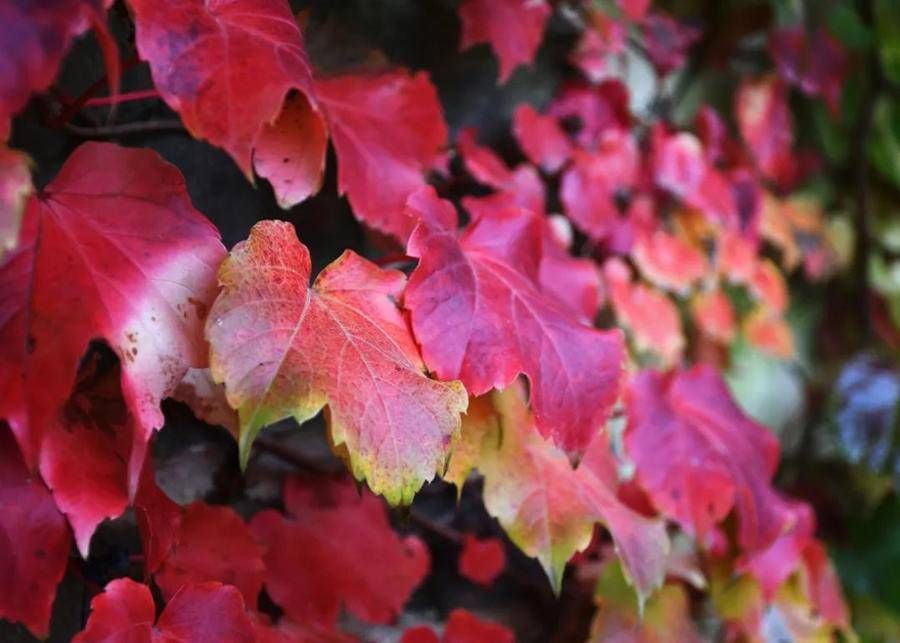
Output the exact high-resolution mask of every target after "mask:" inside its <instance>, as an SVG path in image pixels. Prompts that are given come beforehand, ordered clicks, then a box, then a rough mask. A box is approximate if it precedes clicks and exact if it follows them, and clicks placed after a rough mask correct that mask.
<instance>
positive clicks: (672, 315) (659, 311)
mask: <svg viewBox="0 0 900 643" xmlns="http://www.w3.org/2000/svg"><path fill="white" fill-rule="evenodd" d="M603 276H604V277H605V280H606V289H607V292H608V293H609V300H610V302H611V303H612V307H613V310H614V311H615V313H616V319H618V321H619V323H620V324H621V325H622V326H624V327H626V328H627V329H628V330H630V331H631V335H632V337H633V338H634V343H635V344H636V346H637V348H638V349H641V350H647V351H653V352H654V353H656V354H657V355H658V356H659V357H660V359H661V360H662V363H663V364H664V365H667V366H671V365H673V364H675V363H676V362H678V360H679V359H680V358H681V353H682V351H683V350H684V335H683V334H682V331H681V318H680V316H679V314H678V309H677V308H676V307H675V304H674V303H672V300H671V299H669V298H668V297H666V296H665V295H663V294H662V293H661V292H660V291H658V290H656V289H655V288H652V287H650V286H647V285H645V284H642V283H636V282H635V283H633V282H632V281H631V270H630V269H629V268H628V266H627V265H626V264H625V263H624V262H623V261H621V260H620V259H618V258H613V259H609V260H607V262H606V263H605V264H604V265H603Z"/></svg>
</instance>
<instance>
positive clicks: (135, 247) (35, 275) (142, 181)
mask: <svg viewBox="0 0 900 643" xmlns="http://www.w3.org/2000/svg"><path fill="white" fill-rule="evenodd" d="M39 230H40V234H39V235H38V231H39ZM223 252H224V250H223V248H222V244H221V242H220V241H219V235H218V233H217V232H216V230H215V228H214V227H213V226H212V224H210V223H209V221H207V220H206V219H205V218H204V217H203V216H202V215H201V214H200V213H199V212H197V211H196V210H195V209H194V208H193V206H192V205H191V202H190V199H189V197H188V194H187V190H186V189H185V184H184V179H183V177H182V176H181V174H180V173H179V172H178V170H177V169H176V168H175V167H174V166H172V165H169V164H168V163H165V162H164V161H162V159H160V158H159V156H158V155H157V154H156V153H155V152H152V151H149V150H137V149H127V148H122V147H118V146H115V145H110V144H103V143H86V144H84V145H82V146H81V147H79V148H78V149H77V150H76V151H75V152H74V153H73V154H72V155H71V156H70V157H69V159H68V161H67V162H66V164H65V165H64V166H63V168H62V170H61V171H60V173H59V175H58V176H57V177H56V179H55V180H54V181H53V182H52V183H50V185H49V186H47V188H46V189H45V190H44V191H43V192H42V193H41V194H40V196H34V197H32V198H31V200H30V201H29V203H28V207H27V210H26V213H25V220H24V223H23V230H22V236H21V240H20V246H19V248H18V249H17V250H16V251H15V252H14V253H12V254H10V255H9V256H8V257H7V260H6V262H5V263H4V264H3V265H2V266H0V302H2V303H0V307H2V311H3V313H2V319H3V320H5V321H4V323H3V325H2V326H0V338H2V341H0V364H2V368H0V417H5V418H6V419H7V420H8V421H9V423H10V426H11V427H12V429H13V432H14V433H15V434H16V438H17V440H18V442H19V444H20V446H21V447H22V450H23V453H24V455H25V459H26V462H27V463H28V464H34V463H35V462H36V460H37V456H38V450H39V448H40V446H41V444H42V441H43V438H44V434H45V433H46V431H47V427H48V426H50V425H51V423H52V422H53V421H54V419H55V418H56V417H57V415H58V414H59V413H60V411H61V409H62V406H63V404H64V403H65V400H66V399H67V398H68V397H69V393H70V391H71V390H72V386H73V384H74V383H75V375H76V371H77V368H78V364H79V361H80V360H81V357H82V355H83V354H84V352H85V349H86V348H87V345H88V342H90V341H92V340H94V339H97V338H102V339H104V340H105V341H106V342H108V343H109V345H110V347H111V348H112V349H113V350H114V351H115V353H116V354H117V355H118V357H119V359H120V361H121V364H122V391H123V394H124V397H125V401H126V403H127V405H128V409H129V411H130V413H131V414H132V416H133V417H134V420H135V424H136V427H137V430H136V436H135V439H134V440H133V443H132V448H131V454H130V457H129V472H130V473H129V489H132V490H133V489H135V488H136V487H137V479H138V476H139V473H140V469H141V465H142V463H143V460H144V452H145V449H146V444H147V440H148V439H149V437H150V433H151V432H152V430H153V429H154V428H156V427H159V426H161V425H162V423H163V417H162V412H161V411H160V409H159V403H160V401H161V400H162V399H163V398H164V397H166V396H167V395H169V394H170V393H171V392H172V391H173V390H174V389H175V386H176V385H177V384H178V382H179V381H180V380H181V378H182V376H183V375H184V373H185V372H186V371H187V369H188V368H189V367H191V366H203V365H204V363H205V362H206V359H207V356H206V345H205V342H204V341H203V337H202V326H201V324H200V321H201V319H202V318H203V317H204V315H205V312H206V306H207V303H208V302H209V301H211V299H212V296H213V294H214V292H215V268H216V266H217V265H218V263H219V261H220V259H221V257H222V255H223Z"/></svg>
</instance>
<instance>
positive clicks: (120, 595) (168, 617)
mask: <svg viewBox="0 0 900 643" xmlns="http://www.w3.org/2000/svg"><path fill="white" fill-rule="evenodd" d="M155 615H156V607H155V605H154V603H153V595H152V594H151V593H150V588H149V587H147V586H146V585H142V584H140V583H136V582H135V581H133V580H131V579H129V578H119V579H116V580H114V581H111V582H110V583H109V584H108V585H107V586H106V588H105V589H104V591H103V593H102V594H98V595H97V596H95V597H94V599H93V600H92V601H91V615H90V617H89V618H88V622H87V625H86V626H85V628H84V630H83V631H82V632H79V633H78V634H77V635H76V636H75V638H74V639H73V643H112V642H119V641H129V642H134V643H151V641H152V642H153V643H168V642H170V641H220V642H221V643H254V642H255V641H256V636H255V632H254V629H253V624H252V622H251V621H250V618H249V616H248V615H247V613H246V611H245V609H244V602H243V601H242V600H241V594H240V592H238V591H237V590H236V589H235V588H234V587H231V586H230V585H222V584H220V583H192V584H190V585H185V586H184V587H183V588H182V589H181V590H180V591H179V592H178V593H177V594H176V595H175V596H173V597H172V599H171V600H170V601H169V603H168V604H167V605H166V608H165V609H164V610H163V612H162V614H160V615H159V620H157V622H156V624H155V625H154V624H153V620H154V616H155Z"/></svg>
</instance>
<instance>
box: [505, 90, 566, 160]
mask: <svg viewBox="0 0 900 643" xmlns="http://www.w3.org/2000/svg"><path fill="white" fill-rule="evenodd" d="M513 134H514V135H515V137H516V140H517V141H518V142H519V147H521V148H522V151H523V152H525V155H526V156H527V157H528V160H530V161H531V162H532V163H534V164H535V165H539V166H540V167H541V168H543V169H544V170H545V171H546V172H551V173H552V172H556V171H558V170H559V169H560V168H561V167H562V166H563V165H564V164H565V163H566V161H567V160H568V159H569V154H571V147H572V146H571V144H570V143H569V139H568V138H567V137H566V134H565V132H563V130H562V127H560V126H559V123H558V122H557V121H556V119H555V118H554V117H552V116H545V115H543V114H539V113H538V112H537V110H535V109H534V107H532V106H531V105H527V104H522V105H519V106H518V107H517V108H516V111H515V113H514V114H513Z"/></svg>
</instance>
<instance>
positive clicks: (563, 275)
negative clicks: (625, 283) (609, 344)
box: [538, 215, 603, 323]
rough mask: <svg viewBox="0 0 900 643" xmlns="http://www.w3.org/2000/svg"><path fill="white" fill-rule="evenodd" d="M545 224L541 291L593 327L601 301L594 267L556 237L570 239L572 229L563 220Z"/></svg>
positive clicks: (597, 277)
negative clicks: (561, 232)
mask: <svg viewBox="0 0 900 643" xmlns="http://www.w3.org/2000/svg"><path fill="white" fill-rule="evenodd" d="M544 221H545V224H544V242H543V246H542V251H543V256H542V257H541V265H540V266H539V268H538V281H539V282H540V285H541V290H543V291H544V292H546V293H549V294H552V295H553V296H555V297H556V298H557V299H558V300H559V301H560V302H562V303H564V304H566V305H567V306H568V307H569V308H570V309H571V310H572V311H573V312H574V313H575V314H577V315H579V316H580V317H581V318H582V320H583V321H585V322H586V323H592V322H593V319H594V316H595V315H596V314H597V309H598V308H599V307H600V303H601V301H602V299H603V295H602V293H601V283H600V272H599V270H597V265H596V264H595V263H594V262H593V261H592V260H590V259H581V258H577V257H573V256H572V255H570V254H569V253H568V251H567V249H566V248H567V246H568V244H569V243H570V240H566V241H563V240H562V239H560V236H559V235H558V234H557V231H558V230H560V229H563V230H565V234H566V236H568V237H571V234H572V226H571V225H570V224H569V222H568V220H566V219H565V217H563V216H560V215H556V216H555V217H548V218H547V219H545V220H544Z"/></svg>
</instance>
